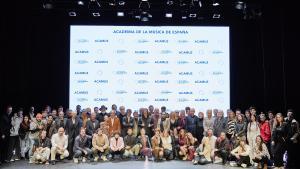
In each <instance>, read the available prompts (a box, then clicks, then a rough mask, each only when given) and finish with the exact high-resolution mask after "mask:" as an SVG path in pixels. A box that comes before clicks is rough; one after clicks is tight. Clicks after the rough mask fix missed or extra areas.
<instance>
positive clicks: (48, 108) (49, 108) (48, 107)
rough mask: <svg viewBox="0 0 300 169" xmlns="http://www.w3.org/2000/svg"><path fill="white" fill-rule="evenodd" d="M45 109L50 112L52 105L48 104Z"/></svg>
mask: <svg viewBox="0 0 300 169" xmlns="http://www.w3.org/2000/svg"><path fill="white" fill-rule="evenodd" d="M44 111H46V113H47V114H49V113H50V111H51V107H50V106H49V105H46V106H45V109H44Z"/></svg>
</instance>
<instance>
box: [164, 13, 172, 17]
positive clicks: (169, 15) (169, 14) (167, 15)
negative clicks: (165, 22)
mask: <svg viewBox="0 0 300 169" xmlns="http://www.w3.org/2000/svg"><path fill="white" fill-rule="evenodd" d="M165 17H166V18H172V17H173V14H172V13H170V12H168V13H166V15H165Z"/></svg>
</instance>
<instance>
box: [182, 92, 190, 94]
mask: <svg viewBox="0 0 300 169" xmlns="http://www.w3.org/2000/svg"><path fill="white" fill-rule="evenodd" d="M178 94H193V92H178Z"/></svg>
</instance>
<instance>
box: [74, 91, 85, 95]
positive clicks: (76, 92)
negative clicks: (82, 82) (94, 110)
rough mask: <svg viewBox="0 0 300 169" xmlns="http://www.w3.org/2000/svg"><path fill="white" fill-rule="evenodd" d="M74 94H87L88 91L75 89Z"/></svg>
mask: <svg viewBox="0 0 300 169" xmlns="http://www.w3.org/2000/svg"><path fill="white" fill-rule="evenodd" d="M74 94H83V95H87V94H89V92H88V91H75V92H74Z"/></svg>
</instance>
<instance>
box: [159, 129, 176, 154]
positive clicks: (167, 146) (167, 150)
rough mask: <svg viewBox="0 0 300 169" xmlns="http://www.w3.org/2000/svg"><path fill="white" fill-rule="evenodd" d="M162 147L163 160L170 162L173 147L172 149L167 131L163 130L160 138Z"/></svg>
mask: <svg viewBox="0 0 300 169" xmlns="http://www.w3.org/2000/svg"><path fill="white" fill-rule="evenodd" d="M161 141H162V147H163V149H164V158H166V160H172V159H173V158H174V156H173V147H172V138H171V136H170V134H169V130H164V131H163V134H162V136H161Z"/></svg>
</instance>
